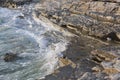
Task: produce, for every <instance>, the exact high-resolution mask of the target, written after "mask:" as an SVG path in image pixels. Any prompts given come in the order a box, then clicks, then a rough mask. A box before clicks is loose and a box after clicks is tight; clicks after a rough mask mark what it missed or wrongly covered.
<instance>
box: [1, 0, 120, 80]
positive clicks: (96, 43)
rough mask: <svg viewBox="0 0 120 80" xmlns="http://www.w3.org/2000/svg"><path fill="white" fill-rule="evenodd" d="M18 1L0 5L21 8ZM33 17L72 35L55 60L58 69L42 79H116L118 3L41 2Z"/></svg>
mask: <svg viewBox="0 0 120 80" xmlns="http://www.w3.org/2000/svg"><path fill="white" fill-rule="evenodd" d="M0 1H3V0H0ZM19 1H20V3H24V4H26V3H32V2H33V1H34V0H33V1H32V0H19ZM19 1H17V0H12V1H10V0H4V1H3V3H4V5H3V3H2V4H0V5H1V6H2V7H10V8H11V5H8V4H6V2H7V3H9V2H10V3H12V4H15V5H16V6H20V5H23V4H19V5H18V4H17V3H19ZM12 8H15V7H12ZM35 14H36V17H37V18H39V19H40V18H41V16H43V17H45V18H46V19H48V20H50V21H51V22H53V24H57V25H58V26H59V27H62V28H63V29H65V30H68V31H70V32H72V33H74V34H75V35H76V36H75V37H74V38H73V39H72V40H71V44H69V46H68V49H67V50H66V51H65V52H63V57H62V58H60V60H59V66H60V68H58V69H57V70H55V71H54V73H52V74H50V75H47V76H46V77H45V79H42V80H120V1H119V0H41V1H40V2H37V3H36V5H35Z"/></svg>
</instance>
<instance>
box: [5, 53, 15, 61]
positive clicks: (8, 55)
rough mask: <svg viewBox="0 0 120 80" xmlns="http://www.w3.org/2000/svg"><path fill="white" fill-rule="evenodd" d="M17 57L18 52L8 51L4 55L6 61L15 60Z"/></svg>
mask: <svg viewBox="0 0 120 80" xmlns="http://www.w3.org/2000/svg"><path fill="white" fill-rule="evenodd" d="M16 58H17V54H14V53H6V54H5V55H4V61H5V62H11V61H14V60H15V59H16Z"/></svg>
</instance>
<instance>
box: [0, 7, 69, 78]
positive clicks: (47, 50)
mask: <svg viewBox="0 0 120 80" xmlns="http://www.w3.org/2000/svg"><path fill="white" fill-rule="evenodd" d="M21 16H22V17H23V18H21ZM69 37H71V36H70V35H68V33H63V32H61V31H59V30H57V29H56V28H54V27H53V25H52V24H51V23H49V22H48V23H47V24H46V23H45V22H43V21H41V20H39V19H37V18H35V17H34V16H32V13H29V15H25V14H24V13H23V12H22V11H20V10H9V9H6V8H0V80H35V79H38V78H42V77H44V76H45V75H47V74H49V73H51V72H52V71H53V70H54V69H55V67H56V65H57V61H58V55H60V54H61V53H62V52H63V51H64V50H66V45H67V44H68V43H69V40H68V39H67V38H69ZM7 52H13V53H16V54H18V56H19V57H20V59H17V60H15V61H13V62H5V61H4V60H3V57H4V55H5V53H7Z"/></svg>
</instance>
